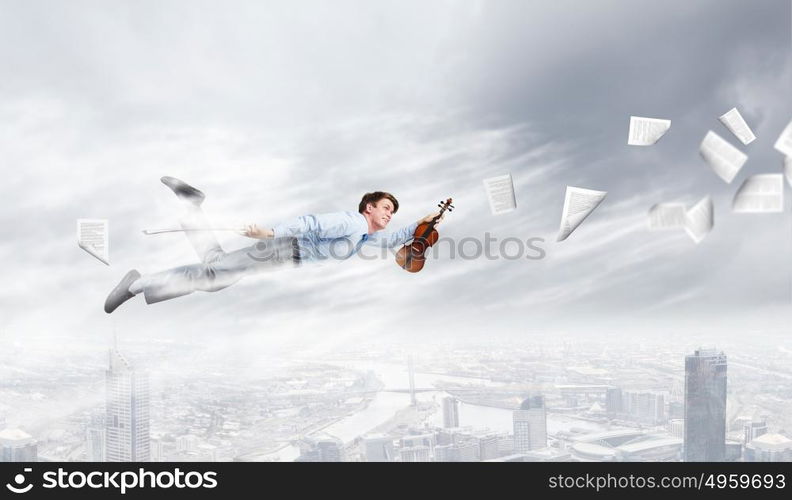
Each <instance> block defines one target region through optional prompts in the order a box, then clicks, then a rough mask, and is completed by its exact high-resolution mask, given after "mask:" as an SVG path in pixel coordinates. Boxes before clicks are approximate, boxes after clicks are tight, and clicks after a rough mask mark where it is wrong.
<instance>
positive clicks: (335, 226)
mask: <svg viewBox="0 0 792 500" xmlns="http://www.w3.org/2000/svg"><path fill="white" fill-rule="evenodd" d="M356 227H357V224H355V221H354V220H353V218H352V217H351V216H350V215H349V214H347V213H345V212H336V213H329V214H316V215H314V214H310V215H303V216H300V217H297V218H295V219H291V220H288V221H285V222H283V223H281V224H278V225H277V226H275V227H273V228H272V231H273V233H274V236H275V238H282V237H285V236H300V235H303V234H307V233H312V234H314V235H315V236H317V237H318V238H323V239H324V238H326V239H334V238H342V237H344V236H349V235H351V234H353V233H354V232H355V229H356Z"/></svg>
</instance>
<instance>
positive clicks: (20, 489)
mask: <svg viewBox="0 0 792 500" xmlns="http://www.w3.org/2000/svg"><path fill="white" fill-rule="evenodd" d="M23 471H24V472H33V469H31V468H30V467H25V468H24V469H23ZM26 479H27V478H25V475H24V474H17V475H16V476H14V483H16V484H17V486H14V485H13V484H11V483H6V488H8V489H9V490H10V491H11V492H12V493H27V492H28V491H30V490H31V489H32V488H33V485H32V484H29V485H27V486H22V485H23V484H24V483H25V481H26Z"/></svg>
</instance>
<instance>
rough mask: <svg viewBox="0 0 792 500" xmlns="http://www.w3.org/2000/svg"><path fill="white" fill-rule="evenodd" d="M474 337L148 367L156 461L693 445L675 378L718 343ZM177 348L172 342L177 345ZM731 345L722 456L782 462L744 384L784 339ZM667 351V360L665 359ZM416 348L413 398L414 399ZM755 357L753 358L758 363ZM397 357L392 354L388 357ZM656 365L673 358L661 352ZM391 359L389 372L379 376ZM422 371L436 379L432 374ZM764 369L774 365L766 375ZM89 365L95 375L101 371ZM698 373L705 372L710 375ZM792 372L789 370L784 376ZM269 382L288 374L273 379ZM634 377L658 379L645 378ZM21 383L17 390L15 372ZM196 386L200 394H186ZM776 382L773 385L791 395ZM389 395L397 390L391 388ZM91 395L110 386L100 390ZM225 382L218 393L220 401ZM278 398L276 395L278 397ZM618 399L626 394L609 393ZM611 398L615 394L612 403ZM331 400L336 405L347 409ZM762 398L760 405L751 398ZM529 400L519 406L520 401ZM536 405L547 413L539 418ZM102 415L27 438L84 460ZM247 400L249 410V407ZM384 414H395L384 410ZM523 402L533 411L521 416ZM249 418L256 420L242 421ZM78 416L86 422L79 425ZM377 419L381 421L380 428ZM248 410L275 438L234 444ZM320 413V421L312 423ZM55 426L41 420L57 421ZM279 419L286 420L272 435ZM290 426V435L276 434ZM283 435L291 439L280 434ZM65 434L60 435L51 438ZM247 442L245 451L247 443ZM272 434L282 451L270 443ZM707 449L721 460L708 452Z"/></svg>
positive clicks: (633, 450)
mask: <svg viewBox="0 0 792 500" xmlns="http://www.w3.org/2000/svg"><path fill="white" fill-rule="evenodd" d="M126 344H127V347H126V348H124V349H125V350H129V349H130V347H132V346H135V344H137V346H136V347H135V348H134V349H132V351H131V352H134V353H137V355H139V354H140V353H142V352H145V347H144V345H142V344H139V343H137V342H129V341H127V342H126ZM482 347H483V346H478V347H474V346H469V347H467V348H457V349H454V350H443V351H435V353H434V354H429V352H430V351H428V350H427V349H426V347H424V349H423V350H422V354H420V355H417V354H416V353H415V351H411V350H408V349H406V348H405V346H398V345H392V346H388V347H385V348H382V347H381V348H380V349H373V348H372V346H359V348H358V349H357V350H355V351H349V352H339V353H336V354H334V355H332V356H325V358H324V359H322V360H315V361H314V362H313V363H308V364H305V362H303V363H297V364H294V363H288V364H286V365H282V366H281V367H280V368H276V369H275V371H274V372H273V374H272V375H271V376H269V377H264V378H261V377H258V378H256V379H251V380H249V381H247V382H245V381H243V380H244V379H238V378H237V379H234V378H233V377H229V375H230V373H231V372H229V373H223V372H222V371H220V372H218V370H219V369H220V366H222V363H218V362H219V361H221V360H220V359H217V358H216V359H215V360H213V361H207V362H206V363H205V365H204V366H205V368H208V369H209V370H210V373H212V372H216V374H215V375H214V376H209V377H208V378H207V375H206V374H205V375H203V376H199V375H195V376H194V378H193V379H192V380H191V379H186V380H183V379H181V378H178V377H177V378H174V379H172V380H171V376H170V375H169V374H166V373H161V374H158V373H157V372H156V371H154V372H151V373H152V376H153V377H154V380H155V382H154V386H153V387H152V388H151V389H150V390H151V391H152V392H151V393H150V395H149V399H150V405H151V407H152V413H151V426H152V430H151V432H152V435H151V441H150V448H151V450H152V451H151V456H150V458H151V460H157V461H159V460H179V461H217V460H244V461H249V460H274V459H276V460H287V461H290V460H295V459H298V458H299V459H300V460H307V461H330V460H332V461H336V460H344V461H359V460H372V461H433V460H444V461H457V462H458V461H483V460H495V461H537V460H539V461H542V460H554V461H581V460H582V461H590V460H596V461H603V460H626V461H635V460H638V461H641V460H677V461H678V460H682V459H683V453H684V450H685V448H684V447H683V438H684V440H688V441H689V440H690V438H689V437H688V434H686V433H688V432H689V429H688V426H687V425H685V419H684V418H679V417H680V411H681V408H682V407H685V408H687V407H688V405H684V400H685V395H686V390H682V391H680V390H679V387H680V385H681V387H685V386H686V385H694V386H695V385H696V383H695V381H694V380H693V379H692V378H690V377H688V382H687V384H686V383H685V378H686V374H692V373H695V370H693V368H692V365H690V362H689V361H687V364H688V366H687V370H686V360H689V359H690V358H693V357H696V356H698V355H699V354H702V353H703V354H705V355H710V354H707V353H712V349H699V348H696V349H694V350H695V355H691V354H690V352H693V351H694V350H690V351H688V350H685V349H680V348H677V349H674V350H673V351H668V350H667V349H665V348H661V349H660V350H657V348H656V347H654V348H653V347H650V346H646V347H645V348H636V347H635V346H629V345H625V346H624V347H623V348H622V349H621V350H618V351H615V350H614V348H612V347H610V348H608V347H607V344H602V343H597V342H589V343H578V344H570V343H568V342H560V343H557V342H556V343H547V344H545V345H543V346H536V345H533V346H530V345H528V344H526V345H524V346H522V347H518V346H517V345H512V346H506V345H504V346H503V347H502V348H501V349H494V348H493V346H490V347H489V348H488V349H485V350H482ZM183 349H184V347H176V346H174V350H173V351H172V352H174V353H175V352H178V351H180V350H183ZM731 349H737V350H738V351H739V352H741V353H742V354H737V355H734V357H732V356H729V357H730V364H732V363H736V364H735V366H734V367H732V368H733V370H736V373H737V379H736V382H735V381H734V380H733V376H730V377H729V385H730V387H731V386H732V385H734V384H736V385H735V387H732V388H731V389H730V390H729V394H730V395H729V398H728V399H729V402H728V411H726V409H725V408H724V407H720V406H717V405H716V406H717V407H718V408H721V409H720V410H718V412H720V413H718V412H716V413H717V414H719V415H721V417H722V418H723V426H724V427H722V428H723V430H724V435H723V437H722V438H721V444H722V445H723V444H725V446H726V448H725V449H723V448H722V449H721V451H716V453H723V456H722V458H718V459H719V460H720V459H722V460H728V461H733V460H740V459H744V460H784V459H785V457H789V456H790V455H789V452H788V451H787V448H789V447H788V446H787V444H785V443H787V441H786V440H788V439H789V437H788V434H787V432H788V431H787V429H789V428H792V421H789V420H788V418H787V417H786V415H787V413H785V411H784V410H783V409H781V408H774V407H773V406H765V405H766V404H773V403H772V402H773V401H774V396H773V395H772V394H773V393H771V392H767V393H766V394H763V392H762V391H760V392H758V393H757V392H756V391H754V390H753V389H751V387H752V386H753V385H755V384H757V383H759V384H760V386H762V385H761V384H763V382H761V381H762V380H771V378H770V377H772V375H771V373H778V374H780V375H778V376H783V372H779V371H773V370H779V369H781V367H783V366H784V362H783V361H781V360H782V359H784V356H789V355H790V353H792V349H787V350H785V349H783V348H781V349H779V350H777V351H776V352H777V354H776V356H775V357H776V358H777V360H776V361H773V357H769V356H768V355H767V354H759V353H761V352H763V351H762V350H759V351H756V352H753V351H752V350H751V349H746V348H745V346H742V347H739V348H738V347H736V346H731ZM104 352H105V353H108V351H107V350H105V351H104ZM115 352H119V351H115ZM411 352H412V354H410V353H411ZM441 352H442V353H444V354H442V355H441ZM623 352H632V353H633V356H632V358H633V359H634V360H642V361H640V364H639V365H636V364H635V362H634V361H631V360H627V359H625V358H624V356H622V353H623ZM672 352H673V353H675V354H674V355H673V356H670V357H669V355H670V354H671V353H672ZM724 352H728V350H727V349H725V350H724ZM109 353H110V354H111V358H110V359H111V360H112V359H114V363H115V365H116V368H122V370H121V371H122V373H125V372H127V370H128V368H129V367H131V366H132V363H129V362H124V361H123V358H120V357H117V356H112V355H113V353H114V350H113V349H111V350H109ZM715 353H716V354H717V356H716V358H717V357H718V356H720V354H719V353H720V350H718V351H715ZM411 356H412V358H413V365H414V368H413V369H414V374H413V377H414V378H415V398H416V404H415V405H412V404H411V403H410V401H411V397H412V396H411V391H410V388H409V380H410V361H409V360H410V357H411ZM438 356H442V357H438ZM763 358H764V361H763V362H762V364H760V365H756V364H755V362H754V361H751V360H758V359H763ZM73 359H78V358H73ZM394 359H400V360H401V361H400V362H399V363H396V364H394V363H393V360H394ZM663 359H667V361H661V360H663ZM388 360H390V361H388ZM443 360H445V361H443ZM107 361H109V360H108V359H107V358H105V362H107ZM666 363H667V364H668V366H667V367H666ZM70 364H72V363H71V362H69V363H65V364H63V366H68V365H70ZM286 366H291V368H286ZM639 366H640V367H641V368H640V369H639V370H640V373H641V374H642V376H641V377H636V372H635V370H636V368H638V367H639ZM341 367H346V368H344V369H341ZM432 367H435V368H434V369H432ZM748 367H750V369H749V368H748ZM773 367H775V368H773ZM273 368H275V367H273ZM386 368H387V370H389V371H387V370H386V371H384V372H383V371H382V370H383V369H386ZM339 369H340V371H339ZM350 369H351V370H350ZM427 370H429V371H430V372H432V373H433V374H432V373H426V371H427ZM438 370H439V371H438ZM746 370H747V371H746ZM107 371H108V372H109V371H111V370H107ZM177 371H178V369H177ZM731 371H732V370H730V372H731ZM765 371H767V374H763V372H765ZM95 373H96V375H94V377H96V376H97V375H98V374H99V373H100V372H95ZM702 373H704V374H705V376H706V374H707V373H708V372H707V370H704V371H703V372H702ZM375 374H376V375H375ZM394 377H395V378H394ZM658 377H659V378H658ZM746 377H748V378H746ZM757 377H758V378H757ZM789 377H790V378H792V374H790V375H789ZM433 379H436V380H439V381H445V382H443V383H442V385H443V386H444V389H440V388H439V386H438V385H437V383H438V382H435V383H434V385H435V387H437V388H436V389H434V390H429V392H426V391H427V387H431V386H432V385H433V384H432V383H431V382H429V381H431V380H433ZM230 380H237V384H241V385H240V386H239V389H238V391H236V392H235V393H234V392H232V393H229V392H228V391H227V390H222V389H221V390H220V392H216V390H215V389H213V388H214V387H215V386H216V387H217V388H218V389H220V388H222V387H226V386H227V385H228V381H230ZM256 380H258V381H256ZM278 380H280V381H281V382H277V385H271V384H276V381H278ZM312 380H315V382H311V381H312ZM640 380H646V381H648V380H653V382H651V383H648V384H647V383H646V382H640ZM697 380H698V379H697ZM780 380H784V378H781V379H780ZM163 383H164V385H163ZM16 384H17V386H18V384H19V382H16ZM315 384H316V385H315ZM328 384H332V385H328ZM705 385H706V384H705ZM710 385H712V384H710ZM267 386H269V387H271V388H270V389H267V392H266V393H271V394H272V395H271V396H264V399H260V398H261V397H262V396H263V394H266V393H261V392H260V391H257V390H255V389H253V387H267ZM189 387H193V389H189V390H188V391H187V392H185V389H186V388H189ZM276 387H278V388H277V389H276ZM466 387H467V388H466ZM782 387H783V385H780V386H778V387H777V389H775V390H776V391H784V389H782ZM177 388H181V389H177ZM295 390H296V391H295ZM389 390H395V391H399V392H397V393H391V395H388V394H389V393H388V392H387V391H389ZM786 390H788V389H786ZM99 391H100V393H101V395H103V396H104V392H105V391H104V389H103V388H100V389H99ZM283 391H285V392H283ZM383 391H384V392H383ZM224 392H225V393H226V394H225V395H223V396H220V395H221V394H223V393H224ZM280 392H283V393H284V396H275V395H276V394H278V393H280ZM776 393H777V394H779V395H780V394H784V392H776ZM213 394H214V395H213ZM540 394H541V396H540ZM616 394H620V395H621V396H620V397H619V398H617V397H616ZM694 396H695V397H696V398H699V399H701V397H702V396H706V395H705V394H704V395H703V394H701V393H700V391H699V393H698V394H694V393H691V397H694ZM273 397H275V399H273ZM108 398H109V396H108ZM218 398H219V399H218ZM240 398H245V399H250V401H249V403H248V404H247V405H245V406H247V407H249V410H243V411H242V412H240V409H241V408H242V407H241V406H240V407H239V408H235V407H234V403H233V402H234V401H242V399H240ZM547 398H549V400H548V399H547ZM746 398H748V399H746ZM47 399H49V397H47ZM451 399H453V400H458V401H459V403H458V406H457V411H458V418H459V426H455V427H450V428H449V427H446V426H445V425H444V424H445V423H446V422H445V420H446V419H447V417H450V413H449V411H453V410H449V409H450V408H452V407H453V405H448V404H447V403H445V401H448V400H451ZM391 400H392V402H391V403H388V406H387V407H388V408H392V410H387V411H385V412H384V413H383V410H384V408H379V407H380V406H381V405H382V404H384V402H386V401H391ZM617 400H618V401H620V403H619V404H616V403H615V401H617ZM339 401H343V404H342V405H341V406H340V407H339V406H338V404H339V403H338V402H339ZM751 401H753V402H751ZM210 402H211V403H210ZM539 402H541V403H542V404H541V405H540V404H539ZM757 403H759V404H760V405H761V406H759V407H757V406H755V405H756V404H757ZM207 404H209V405H207ZM526 405H527V406H528V408H527V409H526V408H523V409H521V407H525V406H526ZM710 406H712V405H710ZM444 407H445V408H446V410H445V411H444ZM700 407H702V406H700ZM256 408H258V409H259V410H256ZM378 408H379V409H378ZM488 408H489V409H488ZM509 408H513V409H509ZM760 408H764V409H760ZM537 409H540V411H539V412H536V410H537ZM97 410H98V407H97V406H89V407H87V408H85V410H84V411H79V412H77V413H75V414H73V415H72V416H66V418H67V421H71V422H81V424H80V425H79V427H77V428H75V432H74V439H77V441H76V442H75V445H76V446H77V448H76V449H75V448H72V445H67V444H66V443H68V442H70V440H71V439H72V438H66V436H69V435H71V433H67V434H66V435H64V436H63V437H60V438H57V439H56V440H53V438H52V437H48V436H52V432H53V431H52V430H50V431H45V430H43V429H42V430H39V431H38V432H36V431H33V432H32V433H31V434H30V435H35V436H33V437H34V438H35V439H36V440H39V441H40V442H41V443H42V444H43V445H44V448H43V449H41V448H40V449H41V451H40V455H41V456H42V457H43V458H44V459H47V460H52V459H55V457H56V456H58V455H52V453H63V451H56V450H65V449H71V450H74V451H73V453H72V454H70V456H72V457H73V458H71V459H72V460H75V459H76V460H90V457H91V453H93V452H92V451H91V448H92V445H94V446H95V442H93V443H92V440H94V441H95V440H96V439H101V438H97V437H94V438H92V437H91V436H95V433H92V432H91V430H92V429H93V430H98V429H101V428H102V427H101V425H100V422H103V421H104V420H105V418H106V417H107V415H105V414H101V415H100V414H98V413H97ZM250 410H253V413H250V414H249V415H250V416H247V417H246V416H244V415H246V414H248V412H249V411H250ZM390 411H393V412H394V413H393V414H392V415H391V414H390V413H389V412H390ZM532 411H533V412H534V413H535V414H531V415H528V414H527V413H530V412H532ZM689 411H691V412H695V411H696V408H695V407H694V406H690V408H689ZM261 412H263V413H261ZM372 412H373V413H372ZM521 412H522V413H524V415H523V414H521ZM0 413H2V415H0V421H4V420H5V421H8V420H9V417H10V420H11V422H12V427H10V428H13V427H18V425H17V423H16V418H15V417H14V414H13V412H8V410H7V409H6V411H0ZM256 413H261V414H260V416H258V417H253V420H251V416H252V415H255V414H256ZM369 414H371V415H372V416H373V415H380V416H379V417H373V418H375V420H371V418H372V417H363V416H364V415H369ZM77 415H83V416H82V417H78V418H77V419H76V420H75V418H76V417H77ZM388 417H390V418H388ZM385 418H387V420H385V421H384V422H383V421H382V419H385ZM708 418H709V419H710V420H711V417H707V416H706V415H705V416H702V417H701V418H700V419H699V420H700V421H701V422H700V423H702V424H703V425H700V426H699V427H700V428H702V429H704V430H703V431H699V432H703V434H701V435H699V437H700V438H701V439H699V442H705V443H706V442H707V440H709V439H710V438H708V437H707V436H708V435H709V433H711V432H710V431H711V430H712V429H713V428H714V427H715V426H714V425H713V424H712V422H711V421H710V420H707V419H708ZM376 419H380V420H379V422H380V423H379V424H378V425H377V424H375V422H378V420H376ZM256 420H259V421H260V425H261V426H260V427H259V430H258V431H255V433H254V434H252V435H251V438H252V437H253V436H261V437H264V436H267V435H269V436H271V437H270V438H269V439H270V440H271V441H268V440H267V438H264V439H261V438H254V439H253V440H252V441H251V438H246V439H245V440H244V441H240V440H239V438H241V437H242V436H247V435H249V433H250V432H251V431H253V428H251V427H250V426H251V424H252V423H253V422H255V421H256ZM322 421H324V422H325V424H323V425H321V426H319V427H316V426H315V423H318V422H322ZM347 421H348V423H346V422H347ZM518 421H524V422H526V423H527V424H528V425H527V427H525V428H522V427H520V426H518V425H516V424H517V422H518ZM64 422H65V421H64ZM268 422H271V423H268ZM278 422H280V423H278ZM400 423H401V424H400ZM53 424H54V425H55V426H56V427H55V428H57V427H58V426H59V425H63V424H57V423H55V421H53ZM53 424H49V426H48V427H50V428H52V427H51V426H52V425H53ZM328 424H329V425H328ZM284 425H286V426H288V427H287V428H286V429H283V430H281V431H276V433H274V434H273V431H274V430H275V429H277V428H279V427H280V428H282V427H283V426H284ZM22 427H23V428H24V427H25V426H22ZM67 427H68V426H67ZM45 428H46V427H45ZM267 429H269V430H267ZM288 429H291V430H288ZM29 430H30V429H28V431H29ZM542 430H544V432H542ZM283 431H286V434H282V433H283ZM537 431H539V433H540V434H543V435H546V436H547V437H546V439H547V441H546V442H545V443H543V444H542V445H540V446H538V447H537V446H535V445H531V444H530V442H531V440H533V441H534V442H536V441H538V439H537V438H534V437H532V434H535V433H536V432H537ZM61 432H62V431H61ZM545 433H546V434H545ZM279 434H280V436H281V437H278V435H279ZM289 435H291V436H292V437H291V438H286V436H289ZM235 436H236V437H235ZM763 436H767V437H763ZM759 438H762V439H759ZM64 439H65V441H63V440H64ZM284 439H285V441H284ZM61 441H62V444H61V445H57V446H56V443H57V442H61ZM245 441H247V445H243V444H242V443H243V442H245ZM278 442H280V443H281V445H280V448H279V447H278V446H277V445H276V443H278ZM289 442H292V443H297V442H299V443H301V444H300V445H299V447H297V448H294V452H293V453H294V455H290V453H292V452H290V451H289V450H290V449H292V447H291V445H289V444H288V443H289ZM339 442H340V443H342V444H338V443H339ZM234 443H236V444H234ZM256 443H257V444H256ZM322 443H325V444H322ZM328 443H336V444H328ZM522 443H527V444H522ZM751 443H753V444H751ZM284 446H285V447H284ZM294 446H296V445H294ZM790 449H792V448H790ZM75 453H76V454H75ZM300 457H302V458H300ZM741 457H742V458H741ZM690 458H695V457H692V456H691V457H690ZM707 459H708V460H713V459H715V458H713V455H712V454H710V455H709V456H708V458H707Z"/></svg>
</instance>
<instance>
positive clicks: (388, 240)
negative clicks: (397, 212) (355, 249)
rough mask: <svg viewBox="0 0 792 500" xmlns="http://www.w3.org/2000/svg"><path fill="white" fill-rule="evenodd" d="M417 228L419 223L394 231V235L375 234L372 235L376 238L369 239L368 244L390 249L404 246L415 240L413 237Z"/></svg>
mask: <svg viewBox="0 0 792 500" xmlns="http://www.w3.org/2000/svg"><path fill="white" fill-rule="evenodd" d="M417 227H418V223H417V222H413V223H412V224H410V225H409V226H404V227H403V228H401V229H399V230H398V231H394V232H392V233H385V234H378V233H374V235H372V236H374V237H373V238H371V239H369V241H368V243H369V244H371V245H375V246H382V247H388V248H393V247H397V246H399V245H404V244H405V243H407V242H408V241H410V240H411V239H413V235H414V234H415V228H417Z"/></svg>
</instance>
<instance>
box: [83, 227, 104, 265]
mask: <svg viewBox="0 0 792 500" xmlns="http://www.w3.org/2000/svg"><path fill="white" fill-rule="evenodd" d="M77 245H79V247H80V248H82V249H83V250H85V251H86V252H88V253H89V254H91V255H93V256H94V257H96V258H97V259H99V260H100V261H101V262H104V263H105V264H107V265H108V266H109V265H110V241H109V239H108V222H107V220H106V219H77Z"/></svg>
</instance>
